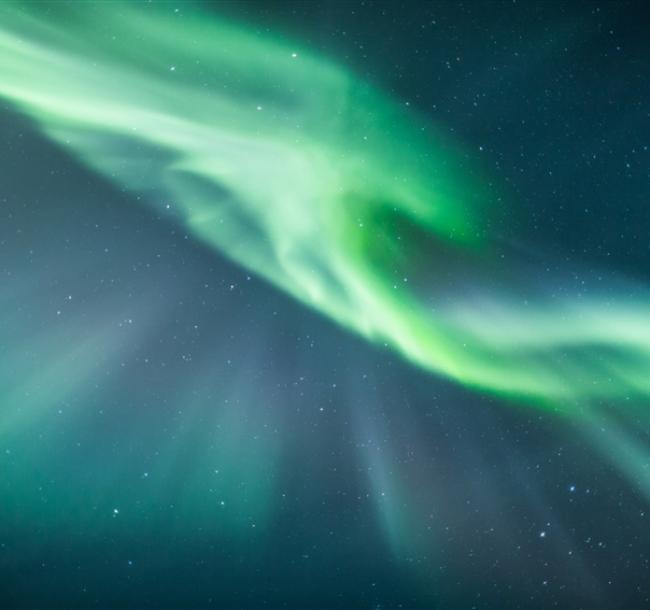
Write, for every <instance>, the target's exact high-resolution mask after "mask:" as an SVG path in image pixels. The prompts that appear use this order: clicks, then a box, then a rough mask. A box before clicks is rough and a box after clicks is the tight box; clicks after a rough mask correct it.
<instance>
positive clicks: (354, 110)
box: [0, 2, 650, 413]
mask: <svg viewBox="0 0 650 610" xmlns="http://www.w3.org/2000/svg"><path fill="white" fill-rule="evenodd" d="M0 95H1V96H3V97H4V98H6V99H7V100H9V101H10V103H11V104H12V105H13V106H14V107H16V108H17V109H18V110H20V111H21V112H23V113H24V114H26V115H27V116H29V117H30V118H31V119H32V120H33V121H35V122H36V123H37V124H38V125H39V126H40V127H41V128H42V130H43V132H44V133H46V134H47V136H48V137H50V138H51V139H52V140H54V141H55V142H57V143H58V144H59V145H60V146H62V147H64V148H66V149H67V150H69V151H70V152H71V153H72V154H74V155H75V156H76V157H77V158H78V159H79V160H81V161H82V162H83V163H84V164H85V165H87V166H89V167H91V168H93V169H94V170H96V171H98V172H100V173H101V174H102V175H104V176H106V177H107V178H109V179H110V180H111V181H113V182H114V183H116V184H117V185H119V186H121V187H124V188H127V189H129V190H132V191H134V192H136V193H138V194H139V195H140V196H141V198H142V199H143V200H146V201H147V202H148V203H149V204H150V205H152V206H156V208H157V210H158V211H159V212H160V213H165V214H169V215H170V217H172V218H173V219H174V220H176V221H177V222H180V223H182V224H183V225H184V226H185V227H186V228H187V231H188V232H189V233H190V234H191V235H192V236H194V237H195V238H197V239H199V240H201V241H202V242H204V243H206V244H208V245H209V246H210V247H213V248H214V249H216V250H218V251H220V252H221V253H223V254H224V255H225V256H227V257H229V258H230V259H232V260H233V261H235V262H237V263H238V264H240V265H242V266H244V267H245V268H247V269H249V270H250V271H251V272H254V273H256V274H257V275H259V276H261V277H263V278H265V279H266V280H268V281H269V282H271V283H273V284H274V285H275V286H277V287H278V288H280V289H282V290H284V291H285V292H287V293H288V294H290V295H291V296H292V297H294V298H295V299H298V300H299V301H301V302H302V303H304V304H305V305H308V306H309V307H312V308H314V309H316V310H318V311H320V312H322V313H323V314H324V315H326V316H328V317H330V318H331V319H333V320H335V321H336V322H337V323H338V324H340V325H341V326H343V327H345V328H347V329H349V330H351V331H354V332H356V333H358V334H359V335H362V336H363V337H365V338H366V339H368V340H371V341H373V342H376V343H378V344H380V345H387V346H389V347H390V348H392V349H394V350H396V351H397V352H399V353H400V354H401V355H403V356H404V357H405V358H407V359H408V360H409V361H411V362H413V363H415V364H417V365H419V366H421V367H423V368H425V369H427V370H430V371H433V372H435V373H437V374H441V375H444V376H446V377H448V378H451V379H454V380H457V381H459V382H461V383H463V384H465V385H468V386H471V387H475V388H477V389H480V390H483V391H488V392H492V393H495V394H498V395H500V396H503V397H506V398H508V399H512V400H516V401H520V402H524V403H526V404H533V405H536V406H542V407H544V408H550V409H555V410H560V411H568V412H573V413H575V412H577V411H578V410H579V407H578V406H576V405H581V404H588V403H590V402H594V401H596V400H612V401H622V400H625V399H629V398H630V397H634V396H636V397H639V398H642V399H645V398H646V397H647V396H648V394H650V376H649V375H648V371H649V370H650V311H649V310H648V307H647V302H648V300H647V294H646V291H645V289H643V288H642V287H638V286H632V287H631V288H630V290H629V292H628V294H631V295H633V296H631V297H628V298H627V299H626V300H625V302H611V301H609V300H607V299H605V298H596V297H593V296H584V297H581V298H579V295H578V294H577V292H578V291H577V289H574V291H573V293H571V292H568V291H563V292H562V294H563V295H564V296H562V297H555V298H553V297H552V296H551V295H550V294H549V293H548V291H546V292H545V291H544V290H540V289H535V288H534V287H533V283H532V281H527V277H528V276H529V273H528V271H529V270H527V269H526V267H525V265H524V264H523V263H521V264H518V263H517V264H513V263H510V262H509V261H508V262H507V266H508V270H507V271H504V270H503V269H502V267H503V265H504V261H503V260H502V259H501V257H500V255H499V252H500V247H499V245H498V243H497V240H496V238H494V237H493V236H492V235H490V232H489V227H490V222H489V218H490V214H493V213H494V210H493V209H492V208H494V207H495V206H494V203H496V202H500V205H503V204H502V202H501V199H500V198H499V197H498V196H497V195H495V194H494V193H493V192H491V190H490V189H488V188H486V186H485V185H486V184H487V181H486V180H485V179H484V178H482V177H481V175H480V172H479V171H477V170H476V168H474V167H472V166H471V164H470V162H469V160H468V156H467V155H465V154H463V152H462V150H460V148H459V147H458V146H457V145H456V144H454V143H453V142H450V141H448V140H447V139H446V138H444V137H442V136H441V135H440V134H439V133H438V132H437V131H436V129H435V128H434V127H433V126H432V125H430V124H429V123H427V122H426V121H425V120H424V119H423V118H422V117H419V116H418V115H417V114H416V113H415V112H413V111H412V110H411V109H410V108H409V107H408V105H407V104H404V103H400V102H398V101H396V100H393V99H391V98H390V96H388V95H386V94H384V93H382V92H381V91H379V90H377V89H376V88H374V87H373V86H370V85H368V84H365V83H363V82H361V81H360V80H359V79H358V78H357V77H356V76H355V74H353V73H352V72H350V71H348V70H347V69H345V68H343V67H341V66H338V65H335V64H334V63H332V62H330V61H329V60H327V59H325V58H322V57H320V56H317V55H315V54H313V53H311V52H309V51H307V50H305V49H303V48H299V47H298V46H295V45H292V44H289V43H287V42H286V41H285V40H284V39H283V38H281V37H280V36H279V35H278V36H271V35H268V34H260V33H257V32H255V31H254V30H253V29H252V28H250V29H247V28H242V27H235V26H233V25H231V24H229V23H228V22H225V21H222V20H221V19H218V18H217V17H215V15H213V14H211V13H208V12H206V11H203V10H201V9H200V8H194V7H192V8H189V7H187V5H186V4H183V7H182V11H175V10H174V5H170V4H159V5H155V4H153V5H152V4H135V3H134V4H116V3H113V2H111V3H105V2H99V3H87V2H83V3H82V2H78V3H70V4H58V3H57V4H56V5H54V6H52V5H50V6H46V5H43V4H40V3H34V4H26V5H20V4H14V3H4V4H3V5H2V7H1V8H0ZM490 278H492V280H490ZM495 278H496V279H495ZM489 280H490V281H489ZM551 281H552V279H551ZM466 285H471V286H472V289H471V290H469V291H468V290H467V289H466ZM495 286H496V287H497V288H495ZM635 295H636V296H635Z"/></svg>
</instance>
